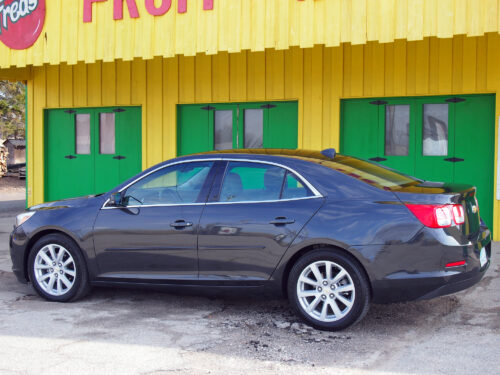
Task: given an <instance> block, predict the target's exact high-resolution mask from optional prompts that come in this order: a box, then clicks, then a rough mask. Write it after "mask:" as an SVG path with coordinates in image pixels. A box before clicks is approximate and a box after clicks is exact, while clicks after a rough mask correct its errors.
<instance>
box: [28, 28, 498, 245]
mask: <svg viewBox="0 0 500 375" xmlns="http://www.w3.org/2000/svg"><path fill="white" fill-rule="evenodd" d="M499 61H500V36H498V35H497V34H488V35H487V36H483V37H476V38H465V37H463V36H458V37H455V38H454V39H453V40H451V39H437V38H430V39H429V38H427V39H425V40H423V41H416V42H406V41H397V42H395V43H390V44H379V43H375V42H369V43H368V44H366V45H358V46H351V45H348V44H345V45H343V46H341V47H335V48H325V47H322V46H315V47H314V48H309V49H300V48H297V47H294V48H292V49H289V50H286V51H275V50H266V51H265V52H243V53H240V54H228V53H220V54H217V55H213V56H205V55H198V56H197V57H182V56H179V57H175V58H170V59H162V58H159V57H157V58H154V59H152V60H148V61H144V60H139V59H136V60H134V61H132V62H126V61H118V62H111V63H100V62H99V63H95V64H90V65H85V64H83V63H78V64H77V65H72V66H71V65H66V64H63V65H61V66H49V65H46V66H43V67H35V68H33V72H32V76H33V79H32V80H29V81H28V91H29V96H28V97H29V102H28V133H29V143H28V148H29V152H28V156H29V162H28V183H29V190H28V203H29V204H30V205H32V204H35V203H39V202H42V201H43V199H44V192H43V187H44V185H43V171H44V168H43V165H44V161H43V157H44V152H43V109H44V108H51V107H71V106H75V107H85V106H107V105H109V106H111V105H139V106H142V113H143V115H142V116H143V118H142V119H143V167H144V168H146V167H149V166H151V165H153V164H155V163H158V162H160V161H162V160H165V159H168V158H171V157H174V156H175V155H176V144H177V138H176V128H177V124H176V105H177V104H179V103H206V102H228V101H262V100H298V102H299V139H298V144H299V147H302V148H312V149H322V148H326V147H336V148H338V147H339V133H340V131H339V123H340V99H342V98H353V97H379V96H411V95H442V94H446V95H448V94H474V93H486V92H489V93H496V92H497V91H498V90H499V88H500V64H499V63H498V62H499ZM499 100H500V99H499V97H497V112H496V115H497V118H498V116H499V115H500V112H499V110H498V108H500V105H499V104H500V103H499ZM491 126H495V124H491ZM495 129H496V126H495ZM495 139H496V138H495ZM491 157H495V156H494V155H492V156H491ZM495 160H496V158H495ZM495 170H496V169H495ZM494 181H496V180H494V179H493V177H492V183H494ZM498 208H499V202H498V201H495V233H497V236H499V238H500V220H499V219H500V218H499V217H498V214H499V210H498Z"/></svg>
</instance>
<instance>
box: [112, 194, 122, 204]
mask: <svg viewBox="0 0 500 375" xmlns="http://www.w3.org/2000/svg"><path fill="white" fill-rule="evenodd" d="M109 204H110V205H111V206H123V197H122V194H121V193H113V194H111V196H110V197H109Z"/></svg>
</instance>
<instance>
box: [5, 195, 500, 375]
mask: <svg viewBox="0 0 500 375" xmlns="http://www.w3.org/2000/svg"><path fill="white" fill-rule="evenodd" d="M1 196H2V194H1V193H0V197H1ZM0 199H1V198H0ZM23 207H24V201H23V200H22V194H21V193H19V194H18V197H17V200H14V201H13V202H12V201H11V202H0V348H1V350H0V373H9V374H10V373H20V374H25V373H28V374H31V373H40V372H54V371H55V372H66V373H70V374H73V373H75V374H79V373H82V374H84V373H85V374H88V373H103V374H104V373H109V374H117V373H120V374H193V375H197V374H256V373H259V374H260V375H266V374H285V373H286V374H304V373H306V372H307V373H308V374H333V373H339V374H366V373H370V374H472V373H478V374H495V375H496V374H498V373H499V372H500V356H499V355H498V354H499V351H498V350H499V349H498V348H499V347H500V293H499V290H500V278H499V275H500V262H499V261H498V259H499V258H500V244H498V243H495V244H494V246H493V252H494V258H493V263H492V266H491V267H490V269H489V271H488V273H487V275H486V276H485V278H484V279H483V280H482V281H481V283H479V284H478V285H477V286H475V287H473V288H471V289H469V290H467V291H464V292H461V293H458V294H455V295H452V296H446V297H440V298H437V299H434V300H430V301H420V302H412V303H401V304H392V305H373V306H372V307H371V309H370V312H369V313H368V315H367V316H366V318H365V319H364V320H363V321H362V322H361V323H360V324H358V325H356V326H355V327H352V328H350V329H348V330H346V331H343V332H337V333H329V332H321V331H315V330H313V329H311V328H309V327H308V326H306V325H304V324H302V323H301V322H300V321H299V320H298V319H297V318H296V317H295V315H294V314H293V313H292V311H291V310H290V308H289V306H288V303H287V302H286V301H284V300H267V299H263V298H256V297H242V296H241V295H239V296H230V295H226V296H224V297H221V296H206V295H202V294H201V293H196V291H195V292H191V293H189V295H186V294H184V295H181V294H172V293H164V292H148V291H137V290H129V289H123V290H117V289H95V290H94V291H93V292H92V294H91V295H90V296H88V297H87V298H86V299H84V300H83V301H80V302H77V303H70V304H60V303H50V302H45V301H43V300H42V299H40V298H39V297H38V296H36V295H35V293H34V292H33V290H32V289H31V288H30V287H29V286H26V285H23V284H19V283H18V282H17V281H16V280H15V277H14V275H13V274H12V273H11V272H10V268H11V263H10V258H9V256H8V232H9V231H10V229H11V227H12V221H13V216H14V215H15V213H16V212H18V211H22V210H23Z"/></svg>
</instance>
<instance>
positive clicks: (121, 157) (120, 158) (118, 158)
mask: <svg viewBox="0 0 500 375" xmlns="http://www.w3.org/2000/svg"><path fill="white" fill-rule="evenodd" d="M113 159H116V160H122V159H125V156H121V155H117V156H114V157H113Z"/></svg>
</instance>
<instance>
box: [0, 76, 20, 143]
mask: <svg viewBox="0 0 500 375" xmlns="http://www.w3.org/2000/svg"><path fill="white" fill-rule="evenodd" d="M25 92H26V87H25V85H24V84H23V83H22V82H10V81H0V138H2V139H7V138H17V139H24V135H25V129H24V127H25V122H24V116H25V111H26V107H25Z"/></svg>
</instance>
